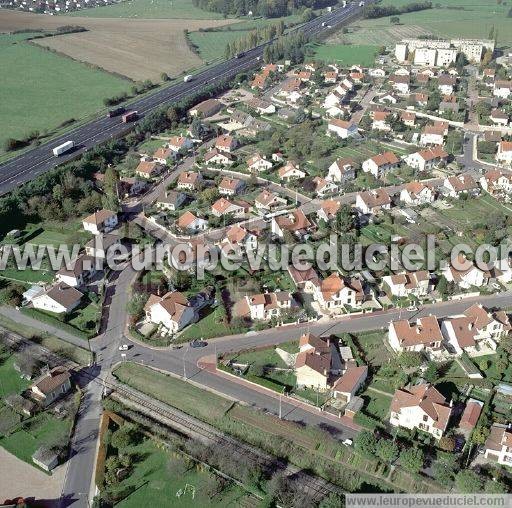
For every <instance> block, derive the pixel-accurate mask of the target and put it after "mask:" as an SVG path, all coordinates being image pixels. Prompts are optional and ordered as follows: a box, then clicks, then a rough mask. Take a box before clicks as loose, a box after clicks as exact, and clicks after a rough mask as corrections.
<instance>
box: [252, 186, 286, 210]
mask: <svg viewBox="0 0 512 508" xmlns="http://www.w3.org/2000/svg"><path fill="white" fill-rule="evenodd" d="M285 205H286V199H284V198H282V197H280V196H277V195H276V194H274V193H273V192H270V191H269V190H263V191H261V192H260V193H259V194H258V195H257V196H256V198H255V200H254V206H255V207H256V209H257V210H264V211H267V212H270V211H272V210H275V209H277V208H280V207H282V206H285Z"/></svg>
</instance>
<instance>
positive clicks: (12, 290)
mask: <svg viewBox="0 0 512 508" xmlns="http://www.w3.org/2000/svg"><path fill="white" fill-rule="evenodd" d="M24 291H25V288H24V287H23V286H21V285H20V284H9V286H7V287H6V288H4V289H2V290H1V291H0V302H1V303H4V304H7V305H11V306H12V307H19V306H20V305H21V302H22V301H23V293H24Z"/></svg>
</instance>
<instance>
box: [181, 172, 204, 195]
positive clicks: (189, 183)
mask: <svg viewBox="0 0 512 508" xmlns="http://www.w3.org/2000/svg"><path fill="white" fill-rule="evenodd" d="M202 183H203V175H201V173H198V172H196V171H184V172H183V173H180V176H178V183H177V185H176V187H177V188H178V189H183V190H189V191H193V190H200V189H201V187H202Z"/></svg>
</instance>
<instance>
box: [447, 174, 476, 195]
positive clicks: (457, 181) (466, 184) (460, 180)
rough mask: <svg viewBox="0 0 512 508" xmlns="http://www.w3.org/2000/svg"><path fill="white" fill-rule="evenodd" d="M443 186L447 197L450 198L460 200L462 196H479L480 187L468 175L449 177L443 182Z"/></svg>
mask: <svg viewBox="0 0 512 508" xmlns="http://www.w3.org/2000/svg"><path fill="white" fill-rule="evenodd" d="M443 186H444V188H445V189H446V194H447V196H449V197H451V198H460V196H461V195H462V194H469V195H472V196H476V195H478V194H480V187H479V186H478V184H477V183H476V182H475V180H474V178H473V177H472V176H471V175H469V174H463V175H458V176H450V177H448V178H446V179H445V180H444V183H443Z"/></svg>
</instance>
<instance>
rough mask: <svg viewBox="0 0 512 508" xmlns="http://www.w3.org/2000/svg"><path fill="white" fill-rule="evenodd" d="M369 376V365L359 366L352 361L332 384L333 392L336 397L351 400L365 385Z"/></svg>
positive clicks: (346, 400)
mask: <svg viewBox="0 0 512 508" xmlns="http://www.w3.org/2000/svg"><path fill="white" fill-rule="evenodd" d="M367 377H368V366H367V365H360V366H359V367H358V366H357V365H355V364H354V363H353V362H352V363H350V364H349V365H348V367H347V369H346V370H345V372H344V373H343V374H342V376H341V377H340V378H338V379H337V380H336V381H335V383H334V384H333V386H332V392H333V395H334V397H335V398H336V399H344V400H345V402H347V403H348V402H350V401H351V400H352V398H353V397H354V396H355V395H356V393H357V391H358V390H359V388H361V386H363V384H364V382H365V381H366V378H367Z"/></svg>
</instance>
